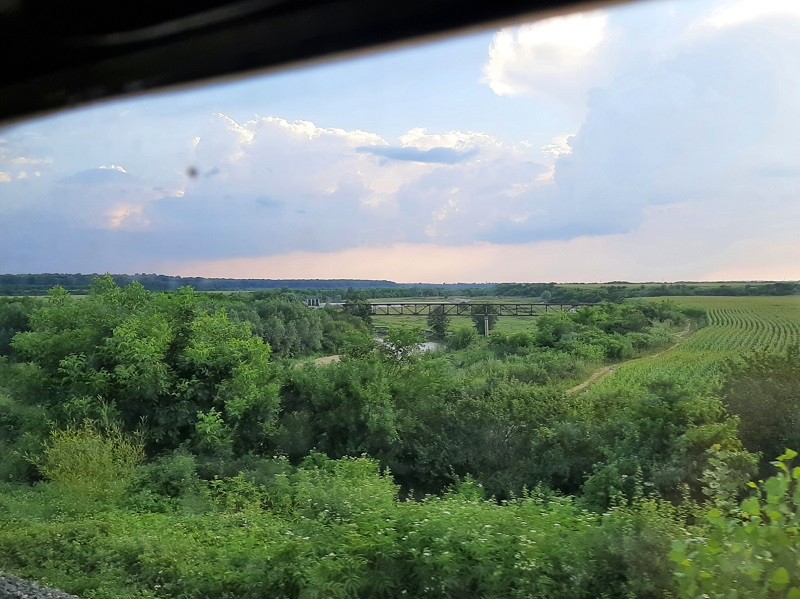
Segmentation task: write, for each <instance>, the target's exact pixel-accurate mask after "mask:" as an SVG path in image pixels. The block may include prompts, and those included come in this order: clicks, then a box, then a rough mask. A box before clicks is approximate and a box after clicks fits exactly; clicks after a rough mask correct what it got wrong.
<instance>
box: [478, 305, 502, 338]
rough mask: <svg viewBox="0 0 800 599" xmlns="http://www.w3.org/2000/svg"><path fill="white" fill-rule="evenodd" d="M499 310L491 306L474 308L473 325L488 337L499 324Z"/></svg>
mask: <svg viewBox="0 0 800 599" xmlns="http://www.w3.org/2000/svg"><path fill="white" fill-rule="evenodd" d="M497 319H498V316H497V308H495V307H493V306H492V305H490V304H485V305H483V306H476V307H473V308H472V323H473V324H474V325H475V329H476V330H477V331H478V333H479V334H481V335H484V336H485V335H486V333H487V332H488V331H491V330H492V329H493V328H494V327H495V325H496V324H497Z"/></svg>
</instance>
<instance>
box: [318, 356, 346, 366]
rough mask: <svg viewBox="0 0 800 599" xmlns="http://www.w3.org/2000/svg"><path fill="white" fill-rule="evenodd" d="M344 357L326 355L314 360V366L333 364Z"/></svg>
mask: <svg viewBox="0 0 800 599" xmlns="http://www.w3.org/2000/svg"><path fill="white" fill-rule="evenodd" d="M341 359H342V356H339V355H336V356H325V357H324V358H317V359H316V360H314V366H325V365H326V364H333V363H334V362H339V361H340V360H341Z"/></svg>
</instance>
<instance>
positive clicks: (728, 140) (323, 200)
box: [0, 0, 800, 282]
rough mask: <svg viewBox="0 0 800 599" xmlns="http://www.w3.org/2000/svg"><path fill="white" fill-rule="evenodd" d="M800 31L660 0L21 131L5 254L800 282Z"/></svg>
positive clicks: (11, 135)
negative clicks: (799, 227)
mask: <svg viewBox="0 0 800 599" xmlns="http://www.w3.org/2000/svg"><path fill="white" fill-rule="evenodd" d="M798 34H800V3H797V2H794V1H793V0H771V1H769V2H763V1H755V0H714V1H698V2H673V1H668V0H664V1H653V2H643V3H640V4H634V5H631V6H624V7H616V8H613V9H606V10H601V11H595V12H590V13H585V14H577V15H570V16H566V17H561V18H556V19H551V20H547V21H540V22H536V23H521V24H519V25H517V26H514V27H508V28H505V29H503V30H500V31H496V30H487V31H484V32H482V33H478V34H471V35H468V36H462V37H456V38H450V39H446V40H440V41H437V42H434V43H428V44H424V45H419V46H413V47H409V48H404V49H399V50H392V51H386V52H381V53H377V54H372V55H369V56H360V57H356V58H351V59H346V60H338V61H331V62H327V63H323V64H318V65H315V66H307V67H302V68H298V69H294V70H288V71H284V72H280V73H273V74H267V75H261V76H254V77H252V78H248V79H244V80H239V81H235V82H231V83H226V84H221V85H214V86H210V87H203V88H193V89H188V90H185V91H179V92H173V93H166V94H155V95H148V96H143V97H138V98H131V99H125V100H121V101H114V102H110V103H105V104H101V105H95V106H91V107H88V108H84V109H81V110H77V111H72V112H66V113H61V114H57V115H53V116H50V117H48V118H44V119H39V120H36V121H30V122H27V123H25V124H22V125H17V126H14V127H9V128H6V129H5V130H0V223H2V224H0V233H2V235H0V272H106V271H110V272H131V273H132V272H160V273H166V274H185V275H205V276H232V277H270V278H339V277H358V278H364V277H366V278H388V279H394V280H398V281H430V282H446V281H447V282H449V281H504V280H505V281H511V280H514V281H540V280H547V281H551V280H553V281H603V280H620V279H625V280H700V279H705V280H719V279H728V280H730V279H781V280H782V279H790V280H795V279H800V261H798V260H797V258H798V256H800V252H799V250H800V242H799V241H798V239H797V234H796V231H797V224H798V222H799V221H798V216H800V203H798V199H797V190H798V184H799V183H800V167H798V163H797V156H800V122H799V121H798V119H797V114H800V59H798V58H797V57H798V56H800V35H798ZM191 173H196V176H191Z"/></svg>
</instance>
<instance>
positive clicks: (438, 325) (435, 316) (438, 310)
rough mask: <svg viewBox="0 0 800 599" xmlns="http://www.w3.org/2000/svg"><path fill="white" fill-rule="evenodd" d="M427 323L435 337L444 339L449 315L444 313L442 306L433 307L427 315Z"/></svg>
mask: <svg viewBox="0 0 800 599" xmlns="http://www.w3.org/2000/svg"><path fill="white" fill-rule="evenodd" d="M427 323H428V327H430V329H431V331H433V336H434V337H435V338H436V339H444V338H445V336H446V335H447V327H448V326H449V324H450V317H449V316H448V315H447V314H445V311H444V306H436V307H435V308H433V309H432V310H431V312H430V314H429V315H428V318H427Z"/></svg>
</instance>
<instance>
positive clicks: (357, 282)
mask: <svg viewBox="0 0 800 599" xmlns="http://www.w3.org/2000/svg"><path fill="white" fill-rule="evenodd" d="M97 276H98V275H96V274H53V273H45V274H0V296H19V295H46V294H47V292H48V291H49V290H50V289H52V288H53V287H56V286H59V287H63V288H64V289H66V290H67V291H68V292H70V293H78V294H85V293H88V292H89V290H90V288H91V285H92V281H93V280H94V279H95V278H96V277H97ZM110 276H111V278H112V279H113V280H114V282H115V283H116V284H117V285H120V286H122V287H124V286H127V285H130V284H131V283H134V282H136V283H139V284H141V285H142V286H143V287H144V288H145V289H146V290H148V291H175V290H177V289H179V288H181V287H193V288H194V289H195V290H196V291H215V292H242V291H245V292H254V293H265V294H267V295H265V296H263V297H265V298H266V297H272V296H270V295H269V294H276V293H278V294H279V293H286V292H289V291H291V292H293V293H295V295H296V296H297V297H299V298H300V299H308V298H319V299H323V300H325V301H351V302H352V301H364V300H371V299H378V298H381V299H382V298H407V297H418V298H431V297H439V298H448V297H459V298H471V297H490V296H499V297H520V298H530V299H531V300H532V301H543V302H549V303H555V304H558V303H600V302H618V301H621V300H624V299H628V298H633V297H660V296H692V295H715V296H749V295H765V296H774V295H796V294H799V293H800V283H798V282H732V283H723V282H719V283H691V282H682V283H625V282H614V283H608V284H602V285H598V284H578V283H570V284H558V283H498V284H495V283H443V284H441V285H426V284H422V283H395V282H393V281H387V280H365V279H363V280H362V279H222V278H204V277H178V276H169V275H157V274H134V275H110Z"/></svg>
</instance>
